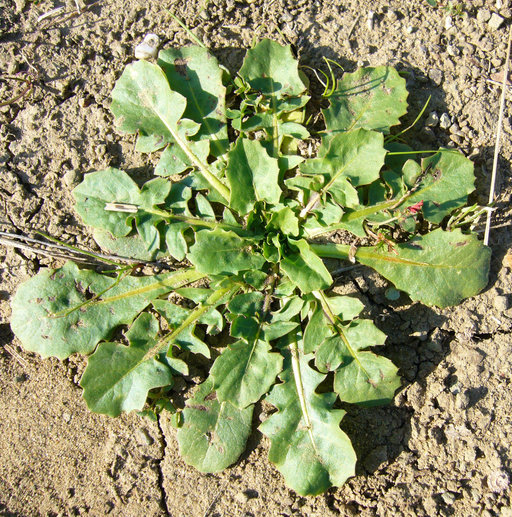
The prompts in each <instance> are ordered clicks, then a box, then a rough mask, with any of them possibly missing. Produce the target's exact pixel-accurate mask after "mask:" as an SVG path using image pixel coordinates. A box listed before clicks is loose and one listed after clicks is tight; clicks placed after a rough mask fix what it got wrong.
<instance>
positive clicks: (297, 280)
mask: <svg viewBox="0 0 512 517" xmlns="http://www.w3.org/2000/svg"><path fill="white" fill-rule="evenodd" d="M290 243H291V244H292V246H293V248H295V249H297V250H298V252H295V253H293V252H292V253H290V254H289V255H287V256H286V257H285V258H284V259H283V260H282V261H281V268H282V270H283V271H284V272H285V273H286V274H287V276H288V278H289V279H290V280H291V281H292V282H293V283H294V284H295V285H296V286H297V287H298V288H299V289H300V290H301V291H302V292H303V293H304V294H306V293H310V292H312V291H318V290H319V289H326V288H327V287H329V286H330V285H331V284H332V277H331V275H330V274H329V271H327V268H326V267H325V266H324V263H323V262H322V259H320V258H318V256H317V255H315V253H314V252H313V251H311V248H310V246H309V244H308V243H307V242H306V241H305V240H303V239H301V240H298V241H292V240H290Z"/></svg>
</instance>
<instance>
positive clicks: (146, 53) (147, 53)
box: [135, 34, 160, 59]
mask: <svg viewBox="0 0 512 517" xmlns="http://www.w3.org/2000/svg"><path fill="white" fill-rule="evenodd" d="M158 45H160V38H159V37H158V36H157V35H156V34H146V36H145V37H144V39H143V40H142V43H139V44H138V45H137V46H136V47H135V57H136V58H137V59H151V58H155V57H156V54H157V52H158Z"/></svg>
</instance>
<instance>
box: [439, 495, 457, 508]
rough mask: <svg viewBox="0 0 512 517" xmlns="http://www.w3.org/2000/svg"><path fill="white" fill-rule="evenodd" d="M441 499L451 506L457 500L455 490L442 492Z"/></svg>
mask: <svg viewBox="0 0 512 517" xmlns="http://www.w3.org/2000/svg"><path fill="white" fill-rule="evenodd" d="M441 499H442V500H443V501H444V502H445V503H446V504H447V505H448V506H451V505H452V504H453V503H454V502H455V499H456V497H455V494H454V493H453V492H445V493H444V494H441Z"/></svg>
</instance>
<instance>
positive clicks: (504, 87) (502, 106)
mask: <svg viewBox="0 0 512 517" xmlns="http://www.w3.org/2000/svg"><path fill="white" fill-rule="evenodd" d="M511 41H512V25H511V26H510V27H509V31H508V44H507V59H506V61H505V70H504V71H503V82H502V84H501V100H500V114H499V117H498V128H497V130H496V142H495V144H494V160H493V163H492V174H491V187H490V190H489V205H491V204H492V203H493V202H494V190H495V188H496V174H497V171H498V156H499V152H500V140H501V129H502V126H503V113H504V111H505V99H506V94H507V90H508V85H507V78H508V70H509V66H510V43H511ZM491 216H492V210H491V209H490V207H489V210H487V221H486V223H485V234H484V244H485V245H486V246H487V245H488V244H489V234H490V231H491Z"/></svg>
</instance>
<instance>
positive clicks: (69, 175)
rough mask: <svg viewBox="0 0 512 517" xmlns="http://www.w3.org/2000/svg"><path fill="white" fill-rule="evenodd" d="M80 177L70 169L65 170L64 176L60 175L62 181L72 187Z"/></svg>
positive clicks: (77, 182)
mask: <svg viewBox="0 0 512 517" xmlns="http://www.w3.org/2000/svg"><path fill="white" fill-rule="evenodd" d="M81 179H82V176H81V174H80V173H79V172H78V171H76V170H70V171H68V172H66V174H64V176H63V177H62V181H63V182H64V184H65V185H67V186H68V187H74V186H75V185H78V184H79V183H80V181H81Z"/></svg>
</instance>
